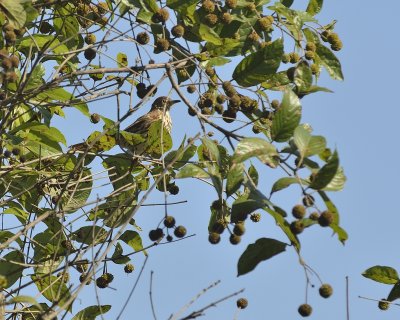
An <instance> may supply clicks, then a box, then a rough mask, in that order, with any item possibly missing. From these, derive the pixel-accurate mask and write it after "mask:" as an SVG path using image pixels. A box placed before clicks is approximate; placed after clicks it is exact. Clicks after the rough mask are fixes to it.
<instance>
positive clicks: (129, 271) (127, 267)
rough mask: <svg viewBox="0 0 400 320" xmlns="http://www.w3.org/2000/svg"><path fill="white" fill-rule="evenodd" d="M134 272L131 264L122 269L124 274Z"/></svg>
mask: <svg viewBox="0 0 400 320" xmlns="http://www.w3.org/2000/svg"><path fill="white" fill-rule="evenodd" d="M133 270H135V267H134V266H133V264H131V263H127V264H126V265H125V267H124V271H125V273H132V272H133Z"/></svg>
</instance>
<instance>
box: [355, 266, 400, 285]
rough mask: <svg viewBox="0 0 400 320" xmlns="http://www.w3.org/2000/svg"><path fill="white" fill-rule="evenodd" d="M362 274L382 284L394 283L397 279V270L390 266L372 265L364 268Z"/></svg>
mask: <svg viewBox="0 0 400 320" xmlns="http://www.w3.org/2000/svg"><path fill="white" fill-rule="evenodd" d="M362 275H363V276H364V277H366V278H368V279H371V280H374V281H376V282H380V283H384V284H396V283H397V282H398V281H400V279H399V275H398V274H397V271H396V270H395V269H393V268H392V267H386V266H374V267H371V268H369V269H367V270H365V271H364V272H363V273H362Z"/></svg>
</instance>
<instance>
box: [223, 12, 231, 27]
mask: <svg viewBox="0 0 400 320" xmlns="http://www.w3.org/2000/svg"><path fill="white" fill-rule="evenodd" d="M232 20H233V18H232V15H231V14H230V13H229V12H224V13H223V14H222V16H221V22H222V23H223V24H230V23H231V22H232Z"/></svg>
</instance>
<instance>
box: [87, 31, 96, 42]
mask: <svg viewBox="0 0 400 320" xmlns="http://www.w3.org/2000/svg"><path fill="white" fill-rule="evenodd" d="M85 43H86V44H94V43H96V35H95V34H94V33H89V34H87V35H86V37H85Z"/></svg>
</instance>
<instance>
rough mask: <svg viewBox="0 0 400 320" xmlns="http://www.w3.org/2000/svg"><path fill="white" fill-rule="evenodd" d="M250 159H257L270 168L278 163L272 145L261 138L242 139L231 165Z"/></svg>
mask: <svg viewBox="0 0 400 320" xmlns="http://www.w3.org/2000/svg"><path fill="white" fill-rule="evenodd" d="M252 157H257V158H258V159H260V160H261V161H262V162H263V163H265V164H268V165H269V166H270V167H272V168H275V167H276V166H277V165H278V163H279V154H278V151H277V150H276V148H275V147H274V146H273V145H272V144H270V143H269V142H267V141H265V140H264V139H261V138H243V139H242V140H240V142H239V143H238V145H237V146H236V149H235V152H234V154H233V156H232V163H233V164H235V163H240V162H244V161H246V160H247V159H250V158H252Z"/></svg>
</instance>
